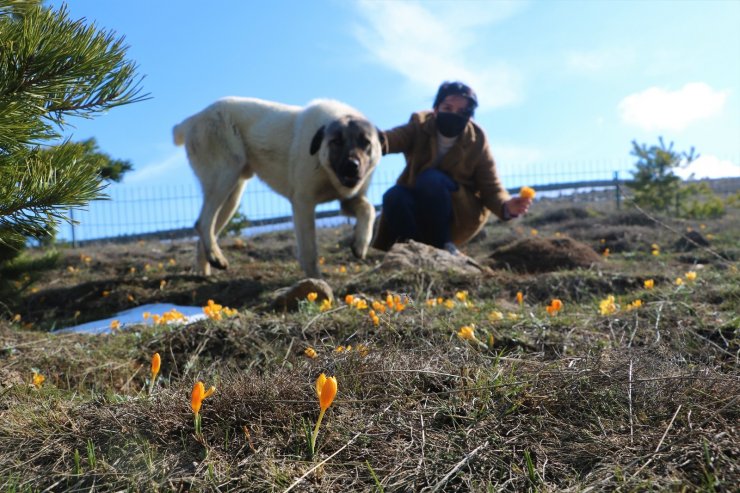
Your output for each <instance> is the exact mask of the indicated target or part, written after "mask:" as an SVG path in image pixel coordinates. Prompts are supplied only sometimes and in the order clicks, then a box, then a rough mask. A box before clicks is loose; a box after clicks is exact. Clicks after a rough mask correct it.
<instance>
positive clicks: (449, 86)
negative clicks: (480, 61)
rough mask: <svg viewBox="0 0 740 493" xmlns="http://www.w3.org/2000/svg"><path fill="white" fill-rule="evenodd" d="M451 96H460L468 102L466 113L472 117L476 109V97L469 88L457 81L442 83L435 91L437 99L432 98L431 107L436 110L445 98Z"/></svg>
mask: <svg viewBox="0 0 740 493" xmlns="http://www.w3.org/2000/svg"><path fill="white" fill-rule="evenodd" d="M452 94H455V95H458V96H462V97H464V98H465V99H467V100H468V113H469V115H470V116H473V113H474V112H475V109H476V108H477V107H478V96H476V94H475V91H473V89H471V88H470V86H468V85H466V84H463V83H462V82H458V81H455V82H447V81H445V82H443V83H442V85H441V86H439V89H438V90H437V97H435V98H434V105H433V106H432V107H433V108H435V109H436V108H437V107H438V106H439V105H440V104H442V101H444V100H445V98H446V97H447V96H450V95H452Z"/></svg>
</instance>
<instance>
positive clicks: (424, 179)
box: [415, 169, 457, 194]
mask: <svg viewBox="0 0 740 493" xmlns="http://www.w3.org/2000/svg"><path fill="white" fill-rule="evenodd" d="M415 188H416V189H417V191H422V192H429V193H434V194H437V193H441V192H451V191H453V190H456V189H457V183H455V181H454V180H453V179H452V178H450V176H449V175H448V174H447V173H445V172H444V171H440V170H438V169H428V170H426V171H424V172H423V173H421V174H420V175H419V176H418V177H417V179H416V187H415Z"/></svg>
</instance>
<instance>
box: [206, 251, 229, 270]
mask: <svg viewBox="0 0 740 493" xmlns="http://www.w3.org/2000/svg"><path fill="white" fill-rule="evenodd" d="M208 263H209V264H211V265H212V266H213V267H215V268H216V269H221V270H226V269H228V268H229V261H228V260H226V259H225V258H224V257H223V256H218V257H217V256H210V255H209V256H208Z"/></svg>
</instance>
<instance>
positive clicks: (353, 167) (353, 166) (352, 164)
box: [346, 158, 360, 175]
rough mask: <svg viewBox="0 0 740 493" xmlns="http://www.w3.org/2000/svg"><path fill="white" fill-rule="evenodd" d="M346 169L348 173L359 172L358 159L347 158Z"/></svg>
mask: <svg viewBox="0 0 740 493" xmlns="http://www.w3.org/2000/svg"><path fill="white" fill-rule="evenodd" d="M346 170H347V173H348V174H352V175H357V174H358V173H359V172H360V161H359V160H358V159H356V158H349V159H348V160H347V166H346Z"/></svg>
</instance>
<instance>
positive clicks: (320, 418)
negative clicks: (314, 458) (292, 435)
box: [311, 410, 326, 451]
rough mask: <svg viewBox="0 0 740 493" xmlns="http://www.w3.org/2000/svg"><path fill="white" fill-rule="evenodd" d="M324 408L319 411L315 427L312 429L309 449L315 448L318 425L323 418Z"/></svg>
mask: <svg viewBox="0 0 740 493" xmlns="http://www.w3.org/2000/svg"><path fill="white" fill-rule="evenodd" d="M325 412H326V410H323V411H321V412H320V413H319V420H318V421H316V427H315V428H314V429H313V435H312V436H311V450H313V451H315V450H316V437H317V436H318V434H319V426H321V420H322V419H324V413H325Z"/></svg>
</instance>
